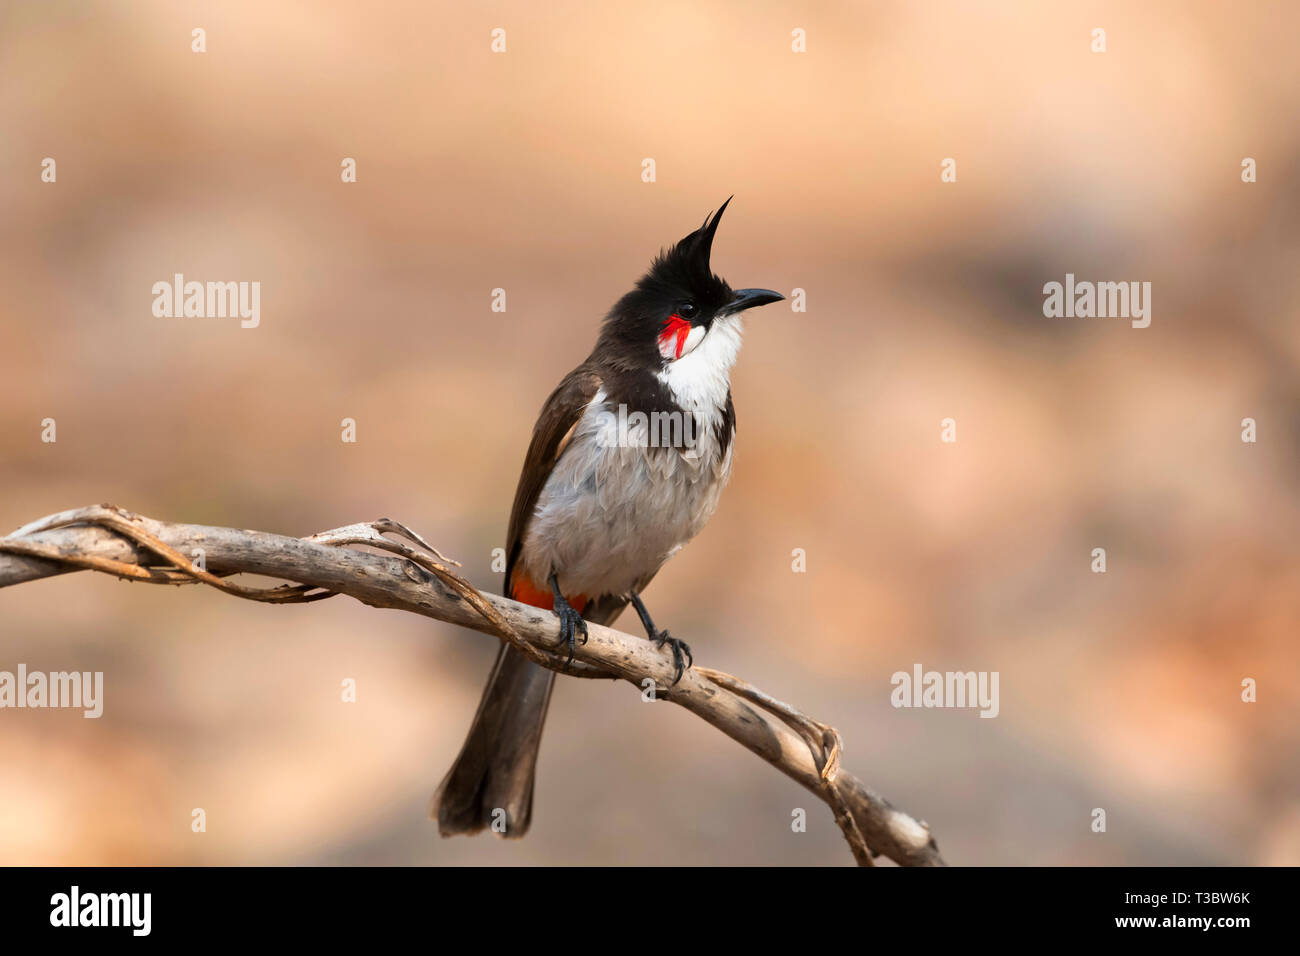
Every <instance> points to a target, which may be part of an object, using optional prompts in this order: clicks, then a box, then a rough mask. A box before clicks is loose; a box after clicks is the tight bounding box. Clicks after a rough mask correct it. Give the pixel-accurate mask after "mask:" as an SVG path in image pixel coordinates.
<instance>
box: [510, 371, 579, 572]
mask: <svg viewBox="0 0 1300 956" xmlns="http://www.w3.org/2000/svg"><path fill="white" fill-rule="evenodd" d="M600 385H601V379H600V376H599V375H598V374H597V373H596V372H595V370H594V369H592V368H591V366H589V365H579V366H578V367H577V368H575V369H574V370H573V371H572V372H570V373H569V374H568V375H566V376H565V377H564V381H562V382H560V384H559V385H558V386H557V387H556V389H555V391H553V392H552V393H551V397H550V398H548V399H547V400H546V404H545V405H543V406H542V414H541V415H540V416H538V419H537V424H536V425H535V426H534V427H533V440H532V441H531V442H529V444H528V454H527V455H526V456H525V457H524V468H523V471H522V472H521V473H520V475H519V485H518V486H517V487H516V488H515V503H514V506H513V507H512V508H511V509H510V528H509V530H508V531H507V532H506V579H505V591H506V594H509V593H510V574H511V572H513V571H514V566H515V561H516V560H518V558H519V549H520V548H522V547H523V543H524V532H525V531H527V530H528V522H529V521H530V520H531V519H532V517H533V509H534V508H535V507H536V505H537V496H538V495H540V494H541V493H542V486H543V485H544V484H546V479H547V478H549V477H550V475H551V469H553V468H554V467H555V463H556V462H557V461H559V460H560V456H561V455H562V454H564V450H565V449H566V448H567V447H568V445H569V439H570V438H571V437H572V436H573V429H574V427H575V426H576V425H577V424H578V419H580V418H581V417H582V413H583V411H584V410H585V409H586V407H587V406H588V405H589V404H591V400H592V399H593V398H594V397H595V395H596V392H598V391H599V390H600ZM536 583H537V584H538V585H539V586H541V587H545V582H544V581H538V582H536Z"/></svg>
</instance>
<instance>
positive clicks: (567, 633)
mask: <svg viewBox="0 0 1300 956" xmlns="http://www.w3.org/2000/svg"><path fill="white" fill-rule="evenodd" d="M553 608H554V610H555V614H556V616H557V617H558V618H559V619H560V640H559V643H560V644H567V645H568V647H569V659H568V660H567V661H565V662H564V663H565V665H566V666H567V665H569V664H572V663H573V653H574V651H575V650H576V649H577V647H578V635H579V634H581V635H582V643H584V644H586V643H587V622H586V621H584V620H583V619H582V615H581V614H579V613H578V612H577V611H575V610H574V609H573V605H572V604H570V603H569V602H568V601H567V600H565V598H564V595H563V594H561V593H560V591H559V588H556V589H555V604H554V605H553Z"/></svg>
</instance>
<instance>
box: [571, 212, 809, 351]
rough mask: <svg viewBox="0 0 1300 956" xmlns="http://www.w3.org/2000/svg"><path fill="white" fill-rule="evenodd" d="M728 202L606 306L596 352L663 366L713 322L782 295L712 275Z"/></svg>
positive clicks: (701, 336)
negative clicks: (735, 284)
mask: <svg viewBox="0 0 1300 956" xmlns="http://www.w3.org/2000/svg"><path fill="white" fill-rule="evenodd" d="M730 202H731V200H730V199H728V200H727V202H724V203H723V204H722V207H721V208H720V209H719V210H718V211H717V213H716V214H714V215H711V216H708V217H705V220H704V225H702V226H700V228H699V229H696V230H695V231H694V232H692V233H691V234H690V235H688V236H686V237H685V238H684V239H682V240H681V241H680V242H678V243H677V244H676V245H674V246H673V247H672V248H670V249H668V250H666V251H663V252H660V254H659V256H658V258H656V259H655V261H654V262H652V263H651V264H650V271H649V272H647V273H646V274H645V275H644V276H642V277H641V279H640V281H638V282H637V284H636V288H635V289H633V290H632V291H631V292H629V293H628V294H627V295H625V296H623V298H621V299H619V300H618V302H617V303H616V304H615V305H614V308H612V309H610V311H609V314H608V315H607V316H606V317H605V326H604V329H603V330H602V331H601V336H600V342H599V343H598V344H597V346H596V348H597V351H600V352H603V354H604V355H605V356H606V357H607V358H609V359H611V360H613V361H615V362H617V363H618V364H621V365H624V366H626V367H639V368H645V367H663V366H666V365H669V364H671V363H672V362H676V361H679V360H680V359H682V358H684V357H685V356H686V355H688V354H689V353H691V352H692V351H694V350H695V348H696V347H697V346H698V345H699V344H700V343H701V342H702V341H703V340H704V338H705V336H706V335H708V334H709V331H710V330H711V329H712V327H713V324H714V323H715V322H717V321H720V320H727V319H729V318H730V317H732V316H735V315H737V314H738V313H740V312H743V311H744V310H745V309H751V308H753V307H755V306H759V305H766V304H767V303H769V302H778V301H780V300H781V299H783V298H785V296H783V295H781V294H780V293H779V292H772V291H771V290H769V289H739V290H735V291H733V290H732V288H731V286H729V285H727V283H726V281H725V280H723V279H722V277H721V276H717V275H714V274H713V270H712V268H711V267H710V265H709V256H710V254H711V252H712V250H713V235H714V233H716V232H717V231H718V222H719V221H720V220H721V219H722V213H723V212H724V211H725V210H726V208H727V203H730Z"/></svg>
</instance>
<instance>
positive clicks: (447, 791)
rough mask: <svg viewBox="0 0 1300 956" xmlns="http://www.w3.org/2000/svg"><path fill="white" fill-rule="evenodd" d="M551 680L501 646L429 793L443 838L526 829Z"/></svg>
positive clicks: (517, 833) (552, 676)
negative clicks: (447, 764)
mask: <svg viewBox="0 0 1300 956" xmlns="http://www.w3.org/2000/svg"><path fill="white" fill-rule="evenodd" d="M554 682H555V672H554V671H548V670H547V669H546V668H544V667H541V666H539V665H537V664H534V663H533V662H532V661H530V660H529V659H528V658H526V657H524V655H523V654H521V653H520V652H519V651H517V650H515V649H514V648H513V647H511V646H510V645H509V644H508V643H506V642H505V641H502V643H501V652H500V653H499V654H497V660H496V664H495V665H494V666H493V667H492V676H491V677H489V678H488V683H487V688H486V689H485V690H484V691H483V699H482V700H481V701H479V705H478V712H477V713H476V714H475V715H474V723H473V724H472V725H471V726H470V729H469V735H468V736H467V737H466V738H465V744H464V746H463V747H461V749H460V755H459V756H458V757H457V758H456V762H455V763H454V764H452V767H451V770H449V771H448V772H447V776H446V777H444V778H443V780H442V783H441V784H439V785H438V789H437V791H436V792H435V793H434V795H433V801H432V804H431V807H430V813H429V815H430V816H432V817H433V818H434V819H436V820H437V821H438V832H439V833H441V834H442V835H443V836H453V835H454V834H457V833H477V832H478V831H479V830H482V829H483V828H484V827H486V826H491V827H493V830H494V832H496V833H498V834H500V835H501V836H505V837H521V836H523V835H524V834H525V833H526V832H527V831H528V824H529V823H530V822H531V820H532V815H533V776H534V774H535V773H536V771H537V749H538V747H539V746H540V745H541V742H542V725H543V724H544V723H545V721H546V707H547V705H548V704H549V703H550V701H551V685H552V684H553V683H554Z"/></svg>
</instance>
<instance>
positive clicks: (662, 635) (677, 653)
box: [655, 631, 695, 684]
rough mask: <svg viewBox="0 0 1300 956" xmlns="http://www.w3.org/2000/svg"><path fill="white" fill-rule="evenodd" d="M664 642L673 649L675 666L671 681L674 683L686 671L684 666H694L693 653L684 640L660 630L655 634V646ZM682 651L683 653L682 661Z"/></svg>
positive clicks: (659, 645)
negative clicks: (674, 674) (675, 671)
mask: <svg viewBox="0 0 1300 956" xmlns="http://www.w3.org/2000/svg"><path fill="white" fill-rule="evenodd" d="M665 644H667V645H668V646H669V647H671V648H672V649H673V666H674V667H676V668H677V673H676V676H674V677H673V683H674V684H676V683H677V682H678V681H679V680H681V679H682V675H683V674H685V673H686V668H688V667H694V666H695V655H694V654H692V653H691V645H689V644H687V643H686V642H685V641H679V640H678V639H677V638H675V637H673V636H672V635H671V634H669V633H668V632H667V631H660V632H659V633H658V634H656V635H655V647H663V646H664V645H665ZM683 653H684V654H685V660H684V661H683Z"/></svg>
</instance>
